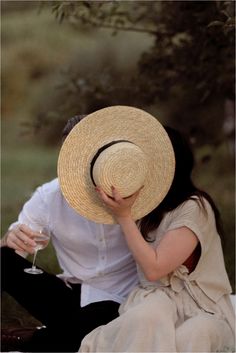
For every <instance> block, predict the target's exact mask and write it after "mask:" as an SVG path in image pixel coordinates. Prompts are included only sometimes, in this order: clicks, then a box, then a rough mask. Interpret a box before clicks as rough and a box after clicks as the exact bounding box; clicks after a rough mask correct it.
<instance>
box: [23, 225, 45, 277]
mask: <svg viewBox="0 0 236 353" xmlns="http://www.w3.org/2000/svg"><path fill="white" fill-rule="evenodd" d="M33 230H34V231H35V234H36V235H35V236H34V237H33V239H34V241H35V242H36V246H35V247H34V258H33V263H32V267H30V268H25V269H24V271H25V272H26V273H30V274H31V275H38V274H41V273H43V270H41V269H39V268H36V265H35V261H36V256H37V253H38V251H39V250H42V249H44V248H46V246H47V245H48V243H49V240H50V231H49V229H48V228H47V227H41V228H40V229H37V230H36V229H33Z"/></svg>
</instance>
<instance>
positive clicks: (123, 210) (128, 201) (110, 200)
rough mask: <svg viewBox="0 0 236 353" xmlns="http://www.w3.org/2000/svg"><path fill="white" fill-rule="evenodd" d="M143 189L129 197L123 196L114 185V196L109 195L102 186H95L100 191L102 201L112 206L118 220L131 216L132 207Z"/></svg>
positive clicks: (111, 208)
mask: <svg viewBox="0 0 236 353" xmlns="http://www.w3.org/2000/svg"><path fill="white" fill-rule="evenodd" d="M141 189H142V188H141ZM141 189H139V190H138V191H136V192H135V193H134V194H133V195H131V196H129V197H126V198H122V197H121V195H120V193H119V191H118V190H117V189H116V188H115V187H114V186H112V196H113V197H110V196H108V195H107V194H106V193H105V192H104V191H103V190H102V189H101V188H99V187H97V186H96V188H95V190H96V191H97V192H98V193H99V195H100V197H101V199H102V201H103V202H104V203H105V204H106V205H107V206H108V207H109V208H110V210H111V211H112V213H113V215H114V216H115V218H116V219H117V220H118V221H119V219H121V218H131V208H132V206H133V204H134V202H135V200H136V199H137V197H138V194H139V192H140V190H141Z"/></svg>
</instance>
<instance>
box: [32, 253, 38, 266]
mask: <svg viewBox="0 0 236 353" xmlns="http://www.w3.org/2000/svg"><path fill="white" fill-rule="evenodd" d="M37 253H38V250H35V252H34V258H33V263H32V268H36V266H35V260H36V256H37Z"/></svg>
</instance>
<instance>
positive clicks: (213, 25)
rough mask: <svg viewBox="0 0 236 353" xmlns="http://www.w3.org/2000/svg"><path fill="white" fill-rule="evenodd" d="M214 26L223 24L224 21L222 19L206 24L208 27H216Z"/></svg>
mask: <svg viewBox="0 0 236 353" xmlns="http://www.w3.org/2000/svg"><path fill="white" fill-rule="evenodd" d="M216 26H221V27H222V26H224V22H222V21H212V22H210V23H209V25H208V26H207V27H208V28H210V27H216Z"/></svg>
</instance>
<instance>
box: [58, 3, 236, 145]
mask: <svg viewBox="0 0 236 353" xmlns="http://www.w3.org/2000/svg"><path fill="white" fill-rule="evenodd" d="M52 12H53V13H54V14H55V16H56V18H57V19H58V20H59V21H60V22H65V23H70V24H71V25H73V26H74V27H75V28H78V29H80V30H81V28H84V29H90V30H91V29H93V28H99V29H101V28H108V29H111V34H113V35H114V34H117V33H119V32H120V31H122V32H125V31H126V32H128V31H135V32H137V33H140V32H143V33H146V34H147V35H149V36H151V37H152V38H153V39H154V44H153V45H152V46H151V47H149V49H148V50H146V51H145V52H144V53H143V54H142V55H141V56H140V58H139V61H138V67H137V68H135V67H134V68H133V70H131V71H130V72H126V73H125V75H123V76H122V75H121V76H120V75H119V73H117V72H116V71H115V70H114V68H113V67H112V66H110V67H109V65H108V64H107V63H106V64H105V65H104V66H106V69H105V70H101V71H100V72H96V82H94V80H93V79H92V78H91V76H90V75H89V74H88V75H87V74H86V73H84V75H83V74H81V72H79V71H78V70H77V71H76V70H75V71H74V72H73V74H71V73H70V74H68V75H67V77H65V81H64V82H65V84H66V83H70V85H71V84H72V85H73V86H74V87H73V89H74V92H76V93H77V95H79V96H80V97H81V100H82V101H83V102H84V107H83V108H84V109H82V110H83V112H84V113H87V112H89V111H90V110H91V108H92V109H93V108H101V107H103V106H106V105H112V104H117V103H118V104H119V103H120V102H121V103H122V104H131V105H135V106H138V107H141V108H146V107H147V108H148V107H150V106H158V105H160V102H162V104H163V102H166V104H169V102H170V101H171V102H177V106H175V107H173V109H172V110H171V111H170V112H169V117H168V120H169V121H170V122H171V123H173V125H176V124H178V125H180V124H181V126H182V127H183V130H185V131H186V132H187V133H188V134H189V135H192V134H194V135H195V136H194V138H195V139H197V140H198V143H199V144H202V143H206V142H210V143H213V144H217V143H219V141H221V140H222V138H224V137H222V124H223V119H224V112H223V109H224V101H225V99H227V98H229V99H233V97H234V28H235V14H234V2H233V1H138V2H136V1H134V2H131V1H127V2H124V1H95V2H92V1H79V2H74V1H54V2H53V3H52ZM92 74H93V75H94V72H92ZM117 74H118V75H117ZM124 76H125V79H124ZM75 83H77V84H75ZM64 94H65V95H66V90H65V92H64ZM88 94H89V102H88ZM93 100H94V102H93ZM72 101H73V98H72V97H71V99H70V103H71V104H72ZM216 101H217V102H219V105H220V107H219V110H218V114H217V113H216V111H215V113H213V114H212V116H209V115H208V116H207V117H206V116H205V115H204V114H202V112H204V111H206V110H208V107H210V110H212V109H211V106H212V104H214V102H216ZM179 119H180V120H179ZM209 127H211V128H210V129H209ZM207 131H208V133H207ZM196 132H197V133H196Z"/></svg>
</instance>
